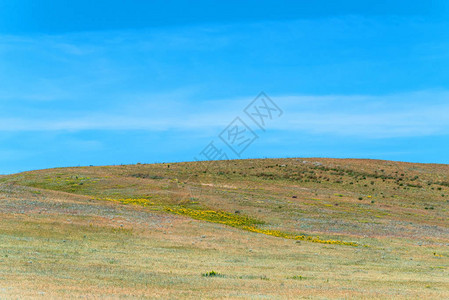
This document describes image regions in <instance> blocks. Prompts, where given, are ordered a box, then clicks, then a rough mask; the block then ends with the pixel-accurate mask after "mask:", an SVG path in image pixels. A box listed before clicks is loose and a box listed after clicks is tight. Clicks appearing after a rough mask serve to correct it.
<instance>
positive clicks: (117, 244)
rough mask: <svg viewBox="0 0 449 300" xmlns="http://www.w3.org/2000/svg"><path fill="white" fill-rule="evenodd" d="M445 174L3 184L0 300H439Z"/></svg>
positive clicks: (242, 171) (341, 167)
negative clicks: (154, 298) (142, 299)
mask: <svg viewBox="0 0 449 300" xmlns="http://www.w3.org/2000/svg"><path fill="white" fill-rule="evenodd" d="M448 208H449V165H432V164H411V163H399V162H390V161H376V160H349V159H347V160H339V159H319V158H301V159H264V160H237V161H221V162H215V163H198V162H191V163H177V164H151V165H147V164H137V165H126V166H105V167H78V168H59V169H49V170H39V171H32V172H25V173H20V174H14V175H8V176H1V177H0V298H21V299H23V298H42V299H49V298H50V299H51V298H61V297H63V298H79V297H89V298H145V297H148V298H153V297H163V298H195V299H198V298H256V299H258V298H264V299H265V298H274V299H278V298H320V299H323V298H324V299H326V298H337V299H338V298H345V299H346V298H370V299H372V298H379V299H391V298H395V299H411V298H415V299H449V209H448Z"/></svg>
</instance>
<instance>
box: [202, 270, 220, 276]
mask: <svg viewBox="0 0 449 300" xmlns="http://www.w3.org/2000/svg"><path fill="white" fill-rule="evenodd" d="M202 275H203V277H224V276H223V275H222V274H220V273H217V272H215V271H214V270H212V271H210V272H208V273H204V274H202Z"/></svg>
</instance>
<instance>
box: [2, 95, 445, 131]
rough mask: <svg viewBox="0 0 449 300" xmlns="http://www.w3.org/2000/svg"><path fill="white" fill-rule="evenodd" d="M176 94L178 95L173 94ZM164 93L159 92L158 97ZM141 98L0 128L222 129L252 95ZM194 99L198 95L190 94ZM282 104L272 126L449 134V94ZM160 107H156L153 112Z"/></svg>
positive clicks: (298, 99)
mask: <svg viewBox="0 0 449 300" xmlns="http://www.w3.org/2000/svg"><path fill="white" fill-rule="evenodd" d="M173 95H175V98H177V97H178V96H179V95H178V94H177V93H174V94H173ZM159 96H160V95H159ZM147 97H148V98H147V100H146V101H145V98H146V97H142V96H139V97H137V100H136V101H134V102H133V101H132V99H131V100H130V101H129V102H128V103H129V104H128V105H126V106H123V105H122V106H119V107H111V108H109V109H108V110H106V111H102V112H77V113H76V114H75V113H72V114H71V116H68V115H67V114H66V115H64V114H63V113H59V112H52V111H48V112H46V113H44V114H42V112H40V113H41V115H42V117H37V116H36V117H32V118H20V117H9V118H3V119H0V131H79V130H149V131H164V130H171V129H172V130H179V131H195V132H198V131H208V132H212V134H213V132H217V133H218V132H219V131H220V130H221V129H223V128H224V127H225V126H226V125H227V124H228V123H229V122H231V121H232V120H233V119H234V117H236V116H238V115H240V116H244V113H243V108H244V107H245V106H246V105H247V104H248V103H249V102H250V101H251V100H252V98H251V97H248V98H239V99H231V100H215V101H207V102H200V103H198V102H193V101H189V100H186V99H182V100H175V99H171V98H170V97H167V98H165V99H164V101H163V102H160V101H158V98H157V96H150V95H147ZM190 97H194V96H193V95H190ZM271 97H272V99H273V100H274V101H276V102H277V104H278V105H279V106H280V107H282V108H283V110H284V112H285V114H284V116H282V117H281V118H280V119H278V120H275V121H273V122H269V128H268V129H269V130H270V129H271V130H280V131H284V132H285V133H286V134H287V133H291V132H297V133H307V134H317V135H332V136H353V137H355V138H395V137H413V136H429V135H440V134H449V101H448V100H449V92H446V91H439V92H437V91H427V92H417V93H405V94H396V95H386V96H363V95H360V96H344V95H341V96H338V95H336V96H275V95H271ZM155 108H156V110H155Z"/></svg>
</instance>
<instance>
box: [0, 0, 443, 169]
mask: <svg viewBox="0 0 449 300" xmlns="http://www.w3.org/2000/svg"><path fill="white" fill-rule="evenodd" d="M92 2H93V3H92ZM389 2H390V3H389ZM389 2H388V1H338V2H337V1H301V0H298V1H221V2H220V1H195V2H192V1H127V2H124V1H116V0H112V1H111V0H110V1H89V2H88V1H58V2H57V3H55V1H47V0H42V1H31V0H30V1H25V0H22V1H20V0H18V1H3V0H0V174H1V173H3V174H6V173H13V172H20V171H25V170H30V169H39V168H50V167H59V166H78V165H105V164H121V163H137V162H142V163H144V162H148V163H151V162H169V161H190V160H194V157H198V154H199V153H200V152H201V151H202V150H203V149H204V147H205V146H206V145H208V144H209V143H210V142H211V141H216V143H217V146H219V147H221V148H222V149H223V151H226V152H228V154H229V156H230V157H231V158H237V157H236V156H235V155H232V152H231V151H229V149H227V148H226V145H224V144H223V143H221V144H220V140H219V139H217V137H218V135H219V134H220V132H222V131H223V129H224V128H226V126H227V125H228V124H229V123H230V122H231V121H232V120H233V119H234V118H235V117H237V116H241V117H242V118H243V119H244V120H245V122H247V124H248V125H249V126H250V127H251V128H252V129H253V130H254V131H255V132H256V134H257V135H258V136H259V138H258V139H257V140H256V141H255V142H254V143H253V144H251V146H250V147H248V149H247V150H246V151H245V152H244V153H243V154H242V155H241V158H252V157H260V158H263V157H303V156H308V157H310V156H314V157H323V156H324V157H355V158H379V159H391V160H402V161H413V162H435V163H449V156H448V155H447V153H448V150H449V30H447V28H449V18H448V17H449V4H447V2H446V1H389ZM391 2H393V3H391ZM261 91H265V92H266V93H267V94H268V95H269V96H270V97H271V99H272V100H273V101H274V102H275V103H276V104H277V105H278V106H279V107H280V108H282V110H283V112H284V114H283V115H282V116H281V117H280V118H278V119H275V120H272V121H271V122H269V124H268V126H267V128H266V131H262V130H260V129H258V128H257V126H255V125H254V124H252V123H251V121H250V120H249V119H245V114H244V113H243V109H244V108H245V107H246V106H247V105H248V104H249V103H250V102H251V101H252V100H253V99H254V98H255V97H256V96H257V95H258V94H259V92H261Z"/></svg>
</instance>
